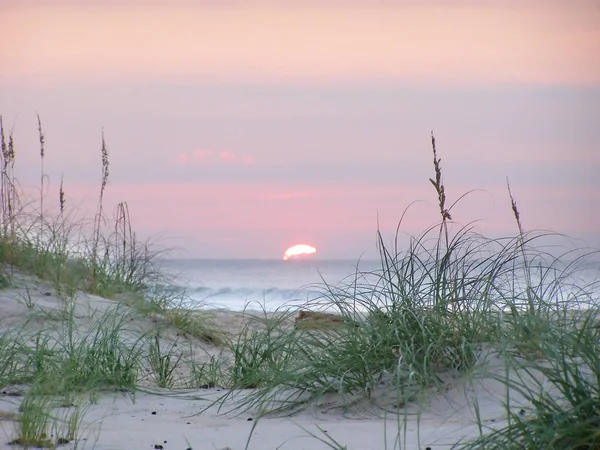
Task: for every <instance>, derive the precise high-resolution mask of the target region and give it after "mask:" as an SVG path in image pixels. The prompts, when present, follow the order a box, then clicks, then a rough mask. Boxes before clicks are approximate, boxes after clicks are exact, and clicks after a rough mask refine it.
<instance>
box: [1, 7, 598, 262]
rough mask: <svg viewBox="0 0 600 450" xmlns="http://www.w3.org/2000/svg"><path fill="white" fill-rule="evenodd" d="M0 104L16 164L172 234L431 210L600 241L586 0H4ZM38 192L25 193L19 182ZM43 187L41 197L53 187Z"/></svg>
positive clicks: (335, 228) (288, 231) (251, 249)
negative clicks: (441, 193) (436, 160)
mask: <svg viewBox="0 0 600 450" xmlns="http://www.w3.org/2000/svg"><path fill="white" fill-rule="evenodd" d="M0 61H2V63H1V64H0V114H1V115H2V116H3V120H4V125H5V127H6V128H7V129H8V130H12V131H13V133H14V139H15V142H16V151H17V162H16V169H15V170H16V174H17V176H18V178H19V182H20V185H21V186H22V188H23V189H24V190H25V191H27V192H35V190H36V189H38V190H39V184H40V161H39V153H40V150H39V143H38V135H37V117H36V114H38V113H39V115H40V117H41V120H42V124H43V129H44V133H45V136H46V157H45V160H44V173H45V174H46V175H47V181H46V183H45V184H46V189H47V194H48V196H49V198H51V199H52V198H57V194H56V192H57V189H58V185H59V184H60V180H61V177H63V179H64V187H65V191H66V196H67V205H68V206H69V207H70V208H72V209H73V210H76V211H77V212H78V213H79V214H83V215H86V214H87V215H88V216H89V213H90V212H92V211H93V210H94V208H95V206H96V202H97V196H98V190H99V186H100V181H101V167H100V160H101V156H100V146H101V136H102V132H104V137H105V139H106V143H107V147H108V151H109V159H110V177H109V184H108V186H107V190H106V193H105V209H106V211H108V212H109V215H110V213H111V212H112V210H113V209H114V207H115V206H116V204H117V203H118V202H122V201H126V202H127V203H128V205H129V208H130V211H131V217H132V220H133V226H134V228H135V229H136V230H137V233H138V236H140V237H142V238H147V237H153V238H154V239H158V240H159V242H160V243H161V245H163V246H165V247H172V248H176V249H177V251H178V255H179V256H185V257H198V258H280V257H281V256H282V255H283V252H284V250H285V249H286V248H287V247H289V246H291V245H295V244H310V245H312V246H314V247H316V248H317V251H318V253H317V255H318V257H320V258H325V259H336V258H350V259H356V258H358V257H360V256H361V254H367V255H368V254H370V252H373V251H374V250H375V232H376V229H377V226H378V223H379V226H380V227H381V229H382V231H384V234H385V236H386V237H387V238H389V239H391V238H392V237H393V232H394V230H395V227H396V225H397V222H398V221H399V220H400V218H401V217H402V214H403V212H404V210H405V209H406V208H407V207H409V205H412V206H410V208H409V210H408V213H407V215H406V216H405V218H404V221H403V223H402V227H401V231H402V232H403V233H408V234H416V233H419V232H420V231H422V230H423V229H424V228H426V227H427V226H429V225H431V224H432V223H434V222H435V221H437V220H438V216H437V215H436V214H437V204H436V201H437V196H436V194H435V192H434V190H433V188H432V186H431V184H430V182H429V180H428V179H429V178H430V177H432V176H433V165H432V158H433V156H432V153H431V142H430V140H431V138H430V133H431V132H432V130H433V131H434V133H435V136H436V139H437V150H438V156H440V157H441V160H442V170H443V181H444V183H445V186H446V193H447V196H448V200H449V202H450V203H453V202H454V201H455V200H457V199H458V198H459V197H461V195H462V194H464V193H466V192H469V191H473V192H472V193H471V194H469V195H468V196H467V197H466V198H465V199H463V200H461V201H460V202H459V203H458V204H457V205H456V206H455V207H454V209H453V210H452V212H453V214H452V215H453V219H454V220H455V221H457V222H458V223H459V224H468V223H471V222H473V221H476V223H475V224H476V226H477V230H479V231H481V232H483V233H484V234H486V235H489V236H504V235H514V234H515V232H516V226H515V224H514V219H513V217H512V212H511V209H510V200H509V198H508V194H507V190H506V180H507V177H508V179H509V180H510V184H511V189H512V193H513V195H514V196H515V199H516V201H517V204H518V206H519V209H520V212H521V219H522V222H523V226H524V227H525V229H527V230H540V229H544V230H552V231H556V232H561V233H566V234H568V235H570V236H573V237H575V238H580V239H584V240H585V242H587V243H589V244H590V245H592V246H596V247H600V237H599V236H598V230H600V183H598V178H597V177H598V174H599V173H600V125H599V124H600V3H599V2H597V1H594V0H564V1H558V0H540V1H535V0H514V1H513V0H496V1H494V0H488V1H485V2H482V1H475V0H458V1H452V0H444V1H442V0H422V1H416V0H414V1H412V0H396V1H393V0H387V1H384V0H381V1H378V0H349V1H343V0H319V1H317V0H287V1H286V0H279V1H259V0H243V1H242V0H240V1H234V0H219V1H218V2H217V1H208V0H204V1H177V0H173V1H156V0H154V1H153V0H150V1H144V2H142V1H134V0H120V1H116V0H114V1H99V0H96V1H93V0H89V1H86V2H80V1H79V2H78V1H50V0H47V1H41V0H40V1H32V0H20V1H11V0H0ZM32 195H33V194H32ZM49 203H51V202H50V201H49Z"/></svg>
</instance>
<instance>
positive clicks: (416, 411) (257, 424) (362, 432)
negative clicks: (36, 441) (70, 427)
mask: <svg viewBox="0 0 600 450" xmlns="http://www.w3.org/2000/svg"><path fill="white" fill-rule="evenodd" d="M15 282H16V286H15V287H11V288H8V289H3V290H0V312H1V320H0V332H3V331H5V330H7V329H19V330H31V331H35V330H36V329H39V328H40V327H41V326H49V325H50V324H52V323H54V324H55V325H56V324H58V323H59V322H60V317H61V314H64V309H65V305H64V302H63V301H62V300H61V299H60V298H59V296H58V295H57V293H56V292H55V291H54V290H53V288H52V286H51V285H50V284H49V283H47V282H43V281H40V280H38V279H36V278H34V277H31V276H28V275H24V274H20V273H16V274H15ZM29 298H30V299H31V304H33V305H34V307H33V308H30V307H28V306H27V303H28V302H29V300H27V301H25V299H29ZM74 306H75V312H76V314H75V317H76V322H77V326H78V333H83V332H84V330H85V329H87V328H89V327H91V326H92V325H93V323H94V321H95V320H97V318H98V315H99V314H100V315H101V314H103V313H105V312H106V311H108V310H110V309H111V308H116V307H118V308H121V309H119V311H122V312H123V314H130V315H131V319H130V324H131V327H130V329H131V333H132V337H133V336H134V335H135V333H136V332H139V331H142V332H143V331H144V330H146V331H147V330H150V329H152V327H155V326H156V325H157V323H160V320H161V319H160V317H154V316H144V315H141V314H138V313H136V312H135V311H134V310H132V309H130V308H127V307H124V306H119V305H118V304H117V303H115V302H114V301H112V300H107V299H104V298H101V297H97V296H93V295H88V294H84V293H81V292H79V293H77V295H76V302H75V305H74ZM245 319H246V317H244V316H243V315H241V314H239V313H233V312H227V311H215V312H214V320H215V321H216V322H217V323H218V324H219V326H220V327H221V328H222V329H227V330H229V331H231V332H236V330H239V327H240V326H241V324H242V323H243V321H244V320H245ZM57 332H58V331H57ZM161 335H162V336H163V339H165V340H166V341H168V340H169V339H170V340H172V341H174V340H175V339H178V340H179V341H178V342H180V343H182V339H184V338H183V337H181V336H178V333H177V330H175V329H174V328H168V327H167V328H165V331H164V332H163V333H162V334H161ZM218 352H219V349H218V348H216V347H211V346H210V345H208V344H206V343H203V342H195V341H193V340H188V341H186V345H185V351H184V353H185V356H186V357H188V358H197V359H198V360H199V361H202V360H206V359H207V358H208V357H209V356H210V355H211V354H217V353H218ZM482 365H485V367H486V369H487V370H502V362H501V361H500V359H498V358H497V357H495V356H493V355H490V356H489V357H488V358H486V359H485V363H482ZM148 385H150V384H148ZM0 391H2V394H0V448H14V446H9V445H8V442H9V441H10V440H11V439H12V438H14V433H15V431H14V426H15V419H16V414H17V411H18V407H19V404H20V402H21V401H22V398H23V397H22V393H23V392H19V387H12V388H6V387H0ZM224 392H225V391H223V390H219V389H204V390H200V391H195V392H189V391H172V390H171V391H169V390H157V389H153V390H152V392H144V391H141V392H140V391H138V392H135V393H134V394H122V393H105V394H100V396H99V398H98V401H97V403H95V404H91V405H89V406H88V407H86V410H85V415H84V417H83V421H82V425H81V427H80V437H81V438H82V440H81V441H80V442H79V443H78V448H95V449H98V450H116V449H128V450H130V449H151V448H163V449H177V450H185V449H187V448H189V447H191V448H193V449H215V450H221V449H227V448H228V449H231V450H242V449H244V448H246V445H247V441H248V439H249V437H250V436H251V440H250V443H249V444H248V448H250V449H257V450H268V449H289V450H299V449H327V448H331V447H329V446H328V445H326V444H325V443H322V442H320V441H319V440H317V439H315V438H314V437H311V436H310V433H314V434H316V435H317V436H320V437H321V438H324V439H326V436H330V437H331V438H333V439H335V440H336V441H338V442H339V443H340V444H342V445H345V446H347V448H348V449H356V450H358V449H394V448H396V449H399V448H402V449H404V448H406V449H425V448H427V447H429V448H431V449H447V448H451V446H452V445H453V444H456V443H457V442H459V441H460V440H461V439H465V438H469V437H476V436H478V433H479V432H478V428H477V426H476V424H475V416H474V413H473V408H472V403H473V399H475V398H476V399H477V402H478V404H479V411H480V414H481V415H482V417H483V418H484V419H485V420H486V421H487V423H488V424H489V425H490V426H498V425H501V424H502V423H503V417H504V416H505V415H506V412H505V410H504V407H503V406H502V401H503V400H504V396H505V392H504V388H503V387H502V386H501V385H500V384H498V383H495V382H493V381H490V380H487V379H483V380H482V381H473V380H472V379H470V380H467V379H461V378H449V379H448V380H447V382H446V384H445V386H444V389H443V390H442V391H438V392H433V391H432V392H431V393H430V396H429V398H428V401H427V402H426V403H425V404H424V405H423V407H422V408H419V407H417V406H416V405H408V406H405V407H401V408H400V414H398V415H393V414H385V413H384V412H383V411H382V410H381V409H369V410H368V409H366V408H358V407H357V409H356V410H354V411H353V410H349V411H343V410H340V409H338V408H335V406H336V398H335V396H331V397H328V398H323V399H321V401H320V402H319V403H317V404H313V405H310V406H309V407H308V408H307V409H306V410H304V411H302V412H299V413H296V414H294V415H293V416H291V417H263V418H261V419H260V420H257V419H258V418H257V416H256V414H255V413H252V412H246V413H243V414H242V415H240V416H235V415H232V414H226V413H223V411H217V409H216V407H214V406H213V407H212V408H209V409H207V410H206V411H204V412H202V413H200V412H201V411H203V410H205V409H206V408H207V407H209V406H210V405H211V401H212V400H214V399H216V398H218V397H219V396H221V395H223V393H224ZM239 395H242V396H243V395H244V392H241V393H240V394H239ZM515 400H517V403H515V405H514V407H515V408H516V409H518V408H522V407H527V405H523V404H519V403H518V400H519V399H515ZM228 406H232V404H230V403H227V404H226V405H225V408H227V407H228ZM319 428H321V429H322V430H323V432H321V431H320V430H319ZM399 428H400V435H399V439H400V442H397V438H398V437H397V434H398V430H399ZM73 446H74V444H73V443H71V444H68V445H65V446H64V447H62V448H69V447H71V448H72V447H73ZM160 446H162V447H160Z"/></svg>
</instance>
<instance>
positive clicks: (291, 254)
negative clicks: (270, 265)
mask: <svg viewBox="0 0 600 450" xmlns="http://www.w3.org/2000/svg"><path fill="white" fill-rule="evenodd" d="M315 253H317V249H316V248H314V247H311V246H310V245H306V244H300V245H294V246H293V247H290V248H288V249H287V250H286V251H285V253H284V254H283V260H284V261H287V260H288V259H290V258H296V257H299V256H303V255H312V254H315Z"/></svg>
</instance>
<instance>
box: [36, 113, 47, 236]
mask: <svg viewBox="0 0 600 450" xmlns="http://www.w3.org/2000/svg"><path fill="white" fill-rule="evenodd" d="M37 121H38V134H39V140H40V234H39V236H38V237H37V242H38V246H39V245H40V239H43V236H44V178H45V177H46V176H45V174H44V156H45V154H46V147H45V143H46V138H45V136H44V133H43V131H42V120H41V119H40V115H39V114H38V115H37Z"/></svg>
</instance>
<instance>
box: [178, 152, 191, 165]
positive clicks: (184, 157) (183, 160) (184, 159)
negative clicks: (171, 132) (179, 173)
mask: <svg viewBox="0 0 600 450" xmlns="http://www.w3.org/2000/svg"><path fill="white" fill-rule="evenodd" d="M189 160H190V157H189V156H188V155H186V154H185V153H180V154H179V155H177V164H180V165H182V166H183V165H185V164H187V163H188V162H189Z"/></svg>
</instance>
